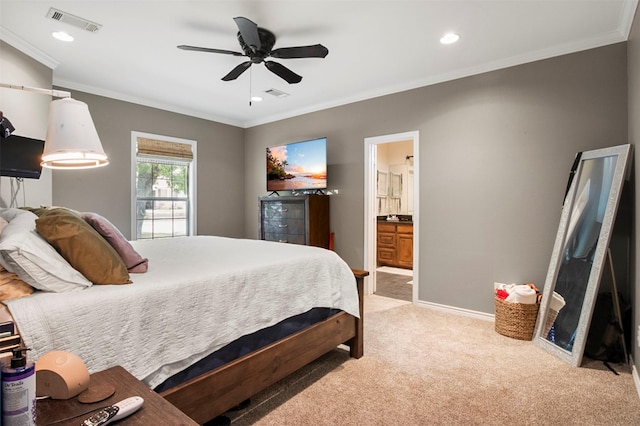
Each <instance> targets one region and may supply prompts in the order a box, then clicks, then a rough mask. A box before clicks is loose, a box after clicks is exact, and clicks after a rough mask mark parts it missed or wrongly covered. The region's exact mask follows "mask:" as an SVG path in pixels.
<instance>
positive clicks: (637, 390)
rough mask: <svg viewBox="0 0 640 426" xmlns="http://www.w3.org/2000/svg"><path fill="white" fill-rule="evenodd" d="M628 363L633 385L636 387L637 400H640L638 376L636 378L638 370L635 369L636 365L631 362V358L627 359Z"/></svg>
mask: <svg viewBox="0 0 640 426" xmlns="http://www.w3.org/2000/svg"><path fill="white" fill-rule="evenodd" d="M629 362H630V363H631V375H632V376H633V383H635V385H636V392H638V398H640V376H638V369H637V368H636V364H635V363H634V362H633V358H632V357H629Z"/></svg>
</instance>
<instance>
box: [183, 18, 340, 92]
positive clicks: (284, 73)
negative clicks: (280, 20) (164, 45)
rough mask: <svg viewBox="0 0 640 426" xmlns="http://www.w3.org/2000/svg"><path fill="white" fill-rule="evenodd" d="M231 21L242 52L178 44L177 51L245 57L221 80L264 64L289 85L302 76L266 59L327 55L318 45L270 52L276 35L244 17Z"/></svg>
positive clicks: (234, 77)
mask: <svg viewBox="0 0 640 426" xmlns="http://www.w3.org/2000/svg"><path fill="white" fill-rule="evenodd" d="M233 20H234V21H235V22H236V25H237V26H238V42H239V43H240V47H241V48H242V51H243V52H244V53H240V52H234V51H231V50H223V49H214V48H208V47H197V46H188V45H180V46H178V49H182V50H193V51H196V52H208V53H221V54H224V55H233V56H245V57H248V58H249V60H248V61H245V62H243V63H241V64H239V65H237V66H236V67H235V68H233V69H232V70H231V71H230V72H229V73H228V74H227V75H225V76H224V77H222V80H223V81H231V80H235V79H236V78H238V77H240V75H242V73H243V72H245V71H246V70H247V69H249V67H251V65H253V64H259V63H264V65H265V66H266V67H267V69H268V70H269V71H271V72H272V73H274V74H275V75H277V76H278V77H280V78H282V79H283V80H285V81H286V82H287V83H289V84H295V83H299V82H300V81H302V76H300V75H298V74H296V73H295V72H293V71H291V70H290V69H289V68H287V67H285V66H284V65H282V64H280V63H279V62H274V61H267V60H266V59H267V58H268V57H272V58H277V59H300V58H324V57H326V56H327V55H328V54H329V50H328V49H327V48H326V47H324V46H323V45H321V44H314V45H310V46H296V47H283V48H280V49H273V46H274V45H275V43H276V36H275V35H274V34H273V33H272V32H271V31H269V30H267V29H264V28H259V27H258V26H257V25H256V24H255V23H254V22H253V21H251V20H250V19H247V18H243V17H237V18H233Z"/></svg>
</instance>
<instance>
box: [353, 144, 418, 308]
mask: <svg viewBox="0 0 640 426" xmlns="http://www.w3.org/2000/svg"><path fill="white" fill-rule="evenodd" d="M418 176H419V175H418V132H407V133H398V134H393V135H385V136H378V137H372V138H366V139H365V238H364V240H365V247H364V253H365V256H364V257H365V259H364V260H365V261H364V264H365V269H366V270H368V271H370V274H371V275H370V276H371V278H370V279H369V281H368V283H367V285H366V286H365V291H366V293H367V294H378V295H381V296H385V297H391V298H394V299H400V300H406V301H410V302H415V301H416V300H417V295H418V282H419V280H418V270H419V265H418V262H417V259H419V257H418V247H419V244H418V240H419V232H418V229H419V227H418V217H419V216H418V206H419V202H418V201H419V198H418V194H419V190H418V186H419V185H418Z"/></svg>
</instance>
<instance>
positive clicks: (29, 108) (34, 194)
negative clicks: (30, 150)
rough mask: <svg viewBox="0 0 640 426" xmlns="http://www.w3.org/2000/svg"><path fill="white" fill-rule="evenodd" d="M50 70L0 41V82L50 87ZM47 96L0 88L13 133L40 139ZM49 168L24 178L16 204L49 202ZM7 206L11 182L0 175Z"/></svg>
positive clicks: (0, 195) (1, 202) (1, 200)
mask: <svg viewBox="0 0 640 426" xmlns="http://www.w3.org/2000/svg"><path fill="white" fill-rule="evenodd" d="M51 77H52V72H51V69H50V68H48V67H46V66H44V65H42V64H40V63H39V62H36V61H35V60H33V59H31V58H30V57H28V56H26V55H24V54H23V53H22V52H20V51H19V50H17V49H15V48H13V47H12V46H10V45H8V44H7V43H5V42H3V41H0V83H5V84H12V85H16V86H28V87H37V88H41V89H48V88H51ZM50 103H51V97H50V96H47V95H42V94H39V93H33V92H28V91H23V90H17V89H8V88H0V111H2V112H3V113H4V115H5V116H6V117H7V118H8V119H9V121H11V124H13V126H14V127H15V128H16V130H15V131H14V134H16V135H20V136H26V137H29V138H35V139H44V138H45V135H46V133H47V119H48V116H49V104H50ZM0 154H1V153H0ZM51 184H52V179H51V170H48V169H44V170H43V171H42V174H41V176H40V179H37V180H36V179H25V180H24V182H23V190H22V191H21V193H20V196H19V197H18V198H19V199H18V200H16V201H18V202H19V204H18V205H20V206H21V205H22V204H23V203H27V204H29V205H40V204H44V205H48V204H51ZM10 205H11V182H10V180H9V178H8V177H2V178H0V207H9V206H10Z"/></svg>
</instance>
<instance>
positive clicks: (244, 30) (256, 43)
mask: <svg viewBox="0 0 640 426" xmlns="http://www.w3.org/2000/svg"><path fill="white" fill-rule="evenodd" d="M233 20H234V21H236V25H237V26H238V30H240V35H241V36H242V39H243V40H244V42H245V43H246V44H247V46H249V47H250V48H251V50H253V51H254V52H257V51H258V50H260V48H261V47H262V43H261V42H260V35H259V34H258V26H257V25H256V24H255V23H254V22H253V21H252V20H250V19H247V18H243V17H242V16H239V17H237V18H233Z"/></svg>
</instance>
